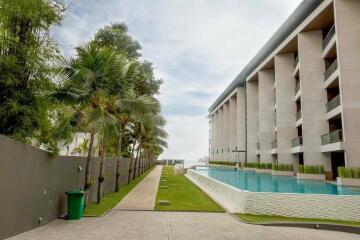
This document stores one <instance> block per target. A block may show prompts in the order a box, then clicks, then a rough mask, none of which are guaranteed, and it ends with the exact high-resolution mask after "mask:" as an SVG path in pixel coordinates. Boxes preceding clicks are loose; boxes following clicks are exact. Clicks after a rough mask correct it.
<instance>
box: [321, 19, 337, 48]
mask: <svg viewBox="0 0 360 240" xmlns="http://www.w3.org/2000/svg"><path fill="white" fill-rule="evenodd" d="M334 35H335V25H334V26H332V27H331V29H330V31H329V32H328V34H327V35H326V37H325V39H324V41H323V50H324V49H325V48H326V47H327V45H328V44H329V43H330V41H331V39H332V38H333V37H334Z"/></svg>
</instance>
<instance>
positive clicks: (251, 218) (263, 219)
mask: <svg viewBox="0 0 360 240" xmlns="http://www.w3.org/2000/svg"><path fill="white" fill-rule="evenodd" d="M236 216H238V217H239V218H240V219H241V220H242V221H244V222H247V223H255V224H263V223H325V224H338V225H348V226H355V227H360V222H351V221H341V220H327V219H312V218H291V217H281V216H266V215H253V214H241V213H237V214H236Z"/></svg>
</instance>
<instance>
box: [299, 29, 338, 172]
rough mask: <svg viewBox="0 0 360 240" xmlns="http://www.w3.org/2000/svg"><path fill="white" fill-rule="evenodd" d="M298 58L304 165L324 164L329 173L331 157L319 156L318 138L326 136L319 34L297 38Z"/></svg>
mask: <svg viewBox="0 0 360 240" xmlns="http://www.w3.org/2000/svg"><path fill="white" fill-rule="evenodd" d="M298 41H299V57H300V58H299V59H300V87H301V114H302V131H303V149H304V164H305V165H323V166H324V168H325V170H326V171H331V161H330V155H329V154H324V153H321V135H323V134H326V133H328V131H329V126H328V123H327V121H326V119H325V114H326V110H325V104H326V102H327V99H326V91H325V89H324V71H325V62H324V60H323V59H322V56H321V54H322V41H323V39H322V32H321V31H312V32H303V33H300V34H299V36H298Z"/></svg>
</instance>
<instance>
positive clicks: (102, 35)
mask: <svg viewBox="0 0 360 240" xmlns="http://www.w3.org/2000/svg"><path fill="white" fill-rule="evenodd" d="M94 41H95V42H96V43H98V44H99V46H112V47H113V48H114V49H115V50H116V51H117V52H119V53H121V54H123V55H124V56H126V57H127V58H128V59H137V58H139V57H140V56H141V54H140V53H139V51H140V50H141V45H140V43H139V42H138V41H136V40H134V39H132V37H131V36H129V35H128V27H127V26H126V24H125V23H114V24H111V25H109V26H105V27H104V28H102V29H100V30H99V31H98V32H97V33H96V34H95V39H94Z"/></svg>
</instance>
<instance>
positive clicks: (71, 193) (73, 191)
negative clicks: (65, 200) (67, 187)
mask: <svg viewBox="0 0 360 240" xmlns="http://www.w3.org/2000/svg"><path fill="white" fill-rule="evenodd" d="M65 193H66V194H67V195H83V194H85V191H82V190H71V191H67V192H65Z"/></svg>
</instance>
